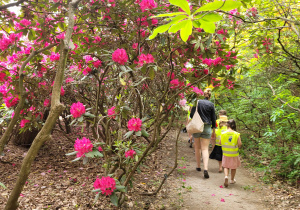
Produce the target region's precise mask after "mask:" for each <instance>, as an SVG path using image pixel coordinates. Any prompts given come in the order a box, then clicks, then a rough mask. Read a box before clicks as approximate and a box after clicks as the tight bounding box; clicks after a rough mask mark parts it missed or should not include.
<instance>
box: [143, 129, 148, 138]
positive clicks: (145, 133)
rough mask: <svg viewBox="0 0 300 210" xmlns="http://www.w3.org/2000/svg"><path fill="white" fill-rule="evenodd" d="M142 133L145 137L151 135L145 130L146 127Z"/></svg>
mask: <svg viewBox="0 0 300 210" xmlns="http://www.w3.org/2000/svg"><path fill="white" fill-rule="evenodd" d="M142 135H143V136H145V137H149V133H148V132H147V131H145V130H144V129H142Z"/></svg>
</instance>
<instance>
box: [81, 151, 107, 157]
mask: <svg viewBox="0 0 300 210" xmlns="http://www.w3.org/2000/svg"><path fill="white" fill-rule="evenodd" d="M85 156H86V157H90V158H94V157H103V154H102V153H101V152H99V151H98V150H93V151H92V152H88V153H86V154H85Z"/></svg>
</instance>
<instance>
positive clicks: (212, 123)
mask: <svg viewBox="0 0 300 210" xmlns="http://www.w3.org/2000/svg"><path fill="white" fill-rule="evenodd" d="M210 120H211V127H212V128H213V129H215V128H216V113H215V106H214V105H213V107H212V110H211V115H210Z"/></svg>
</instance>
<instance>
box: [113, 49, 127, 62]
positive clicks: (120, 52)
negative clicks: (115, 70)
mask: <svg viewBox="0 0 300 210" xmlns="http://www.w3.org/2000/svg"><path fill="white" fill-rule="evenodd" d="M112 59H113V61H115V62H117V63H119V64H121V65H124V64H125V63H126V62H127V60H128V55H127V53H126V51H125V50H124V49H119V48H118V49H117V50H116V51H115V52H113V54H112Z"/></svg>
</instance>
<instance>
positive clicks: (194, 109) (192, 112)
mask: <svg viewBox="0 0 300 210" xmlns="http://www.w3.org/2000/svg"><path fill="white" fill-rule="evenodd" d="M195 111H196V107H195V106H193V108H192V110H191V114H190V118H191V119H192V118H193V116H194V114H195Z"/></svg>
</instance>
